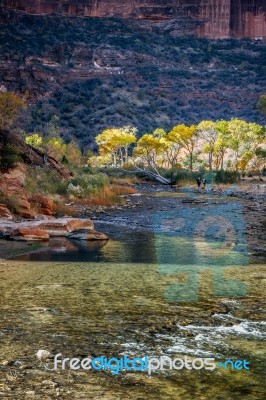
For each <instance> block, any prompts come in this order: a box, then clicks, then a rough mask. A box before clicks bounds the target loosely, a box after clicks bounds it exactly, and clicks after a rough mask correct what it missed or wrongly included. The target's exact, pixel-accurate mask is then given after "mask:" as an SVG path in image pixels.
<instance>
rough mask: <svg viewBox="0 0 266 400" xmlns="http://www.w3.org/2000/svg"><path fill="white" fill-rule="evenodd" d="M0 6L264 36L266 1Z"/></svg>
mask: <svg viewBox="0 0 266 400" xmlns="http://www.w3.org/2000/svg"><path fill="white" fill-rule="evenodd" d="M0 5H1V6H2V7H3V8H4V9H11V10H17V11H22V12H25V13H29V14H52V13H56V14H60V15H68V16H82V17H114V16H115V17H121V18H136V19H145V20H151V21H160V20H167V19H180V18H183V19H192V20H195V21H198V22H199V23H200V27H199V28H197V34H198V35H200V36H207V37H211V38H224V37H230V36H234V37H252V38H266V3H265V0H0Z"/></svg>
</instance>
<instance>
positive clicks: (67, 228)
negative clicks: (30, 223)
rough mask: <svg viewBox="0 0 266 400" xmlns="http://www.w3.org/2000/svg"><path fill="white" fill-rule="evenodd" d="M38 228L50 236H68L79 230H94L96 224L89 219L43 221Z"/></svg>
mask: <svg viewBox="0 0 266 400" xmlns="http://www.w3.org/2000/svg"><path fill="white" fill-rule="evenodd" d="M38 228H40V229H43V230H45V231H46V232H47V233H48V234H49V236H67V235H68V234H69V233H70V232H73V231H76V230H79V229H93V228H94V224H93V222H92V221H90V220H89V219H73V218H59V219H54V220H48V221H41V222H40V223H39V224H38Z"/></svg>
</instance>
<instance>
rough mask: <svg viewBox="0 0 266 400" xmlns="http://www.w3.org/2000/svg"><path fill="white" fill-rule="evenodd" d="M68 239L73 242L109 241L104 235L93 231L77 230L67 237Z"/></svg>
mask: <svg viewBox="0 0 266 400" xmlns="http://www.w3.org/2000/svg"><path fill="white" fill-rule="evenodd" d="M67 237H68V239H75V240H109V238H108V236H106V235H105V234H104V233H101V232H98V231H95V230H94V229H78V230H75V231H73V232H71V233H69V234H68V235H67Z"/></svg>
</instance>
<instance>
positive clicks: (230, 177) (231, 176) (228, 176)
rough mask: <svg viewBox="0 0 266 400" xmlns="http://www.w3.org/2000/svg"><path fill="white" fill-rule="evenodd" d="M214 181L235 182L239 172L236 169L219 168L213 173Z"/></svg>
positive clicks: (238, 179) (238, 178) (237, 179)
mask: <svg viewBox="0 0 266 400" xmlns="http://www.w3.org/2000/svg"><path fill="white" fill-rule="evenodd" d="M214 180H215V183H236V182H239V181H240V173H239V172H238V171H224V170H223V169H221V170H220V171H217V172H216V174H215V179H214Z"/></svg>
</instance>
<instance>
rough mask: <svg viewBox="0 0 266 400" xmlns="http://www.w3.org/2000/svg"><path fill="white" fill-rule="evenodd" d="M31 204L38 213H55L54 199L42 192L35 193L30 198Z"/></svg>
mask: <svg viewBox="0 0 266 400" xmlns="http://www.w3.org/2000/svg"><path fill="white" fill-rule="evenodd" d="M29 201H30V203H31V206H32V207H33V208H35V209H36V211H37V212H38V214H42V215H53V213H54V206H53V201H52V200H51V199H49V198H48V197H45V196H42V195H40V194H35V195H33V196H31V198H30V199H29Z"/></svg>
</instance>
